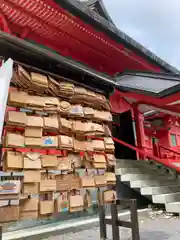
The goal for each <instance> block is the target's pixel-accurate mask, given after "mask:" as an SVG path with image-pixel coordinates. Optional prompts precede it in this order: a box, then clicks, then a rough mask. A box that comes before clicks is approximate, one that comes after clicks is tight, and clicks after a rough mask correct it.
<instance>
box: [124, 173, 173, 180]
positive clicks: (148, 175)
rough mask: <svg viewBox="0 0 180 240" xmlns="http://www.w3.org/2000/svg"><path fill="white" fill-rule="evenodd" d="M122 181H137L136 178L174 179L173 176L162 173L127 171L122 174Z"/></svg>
mask: <svg viewBox="0 0 180 240" xmlns="http://www.w3.org/2000/svg"><path fill="white" fill-rule="evenodd" d="M120 178H121V181H122V182H124V181H125V182H127V181H129V182H130V181H135V180H158V181H167V180H172V179H173V177H172V176H170V175H166V176H165V175H161V174H159V173H158V174H154V172H153V173H127V174H124V175H121V176H120Z"/></svg>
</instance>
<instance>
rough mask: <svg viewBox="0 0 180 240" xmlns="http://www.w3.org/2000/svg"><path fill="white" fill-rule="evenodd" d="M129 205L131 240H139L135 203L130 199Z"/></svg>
mask: <svg viewBox="0 0 180 240" xmlns="http://www.w3.org/2000/svg"><path fill="white" fill-rule="evenodd" d="M131 201H132V202H131V204H130V212H131V224H132V240H140V236H139V223H138V214H137V202H136V200H134V199H132V200H131Z"/></svg>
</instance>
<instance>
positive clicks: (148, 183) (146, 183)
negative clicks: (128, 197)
mask: <svg viewBox="0 0 180 240" xmlns="http://www.w3.org/2000/svg"><path fill="white" fill-rule="evenodd" d="M178 184H179V182H178V181H177V180H176V181H175V180H169V181H167V180H164V181H158V180H136V181H131V182H130V186H131V187H132V188H143V187H157V186H171V185H178Z"/></svg>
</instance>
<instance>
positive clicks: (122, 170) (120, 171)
mask: <svg viewBox="0 0 180 240" xmlns="http://www.w3.org/2000/svg"><path fill="white" fill-rule="evenodd" d="M126 173H139V174H142V173H147V174H152V169H148V168H141V167H127V166H124V167H121V168H116V169H115V174H116V175H123V174H126ZM153 174H158V175H159V176H167V173H165V172H161V171H158V170H153Z"/></svg>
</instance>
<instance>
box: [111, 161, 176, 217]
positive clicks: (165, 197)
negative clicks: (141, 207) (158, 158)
mask: <svg viewBox="0 0 180 240" xmlns="http://www.w3.org/2000/svg"><path fill="white" fill-rule="evenodd" d="M116 176H117V177H118V178H119V179H120V181H121V182H123V183H124V184H126V185H128V186H129V187H130V188H133V189H135V190H136V191H139V192H140V194H141V195H143V196H145V197H147V198H148V199H150V200H152V202H153V203H155V204H164V205H165V208H166V211H167V212H171V213H180V179H178V178H177V176H176V172H175V171H174V170H171V169H168V168H166V167H164V166H163V165H160V164H158V163H156V162H155V161H147V160H144V161H142V160H141V161H135V160H126V159H118V160H117V165H116Z"/></svg>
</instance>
